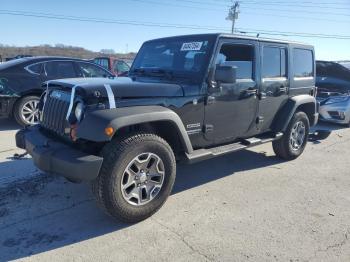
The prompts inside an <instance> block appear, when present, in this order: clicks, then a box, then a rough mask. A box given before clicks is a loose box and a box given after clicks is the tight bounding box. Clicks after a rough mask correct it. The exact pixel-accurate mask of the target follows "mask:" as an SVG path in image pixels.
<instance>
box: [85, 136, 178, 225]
mask: <svg viewBox="0 0 350 262" xmlns="http://www.w3.org/2000/svg"><path fill="white" fill-rule="evenodd" d="M102 155H103V157H104V161H103V165H102V168H101V171H100V174H99V176H98V177H97V179H96V180H95V181H93V182H92V191H93V193H94V195H95V197H96V199H97V202H98V204H99V205H100V206H101V207H102V209H104V211H105V212H107V213H108V214H109V215H111V216H112V217H114V218H116V219H118V220H121V221H123V222H127V223H134V222H138V221H141V220H144V219H146V218H148V217H150V216H151V215H153V214H154V213H155V212H156V211H157V210H158V209H160V208H161V206H162V205H163V204H164V203H165V201H166V199H167V198H168V196H169V195H170V193H171V190H172V188H173V185H174V181H175V176H176V162H175V156H174V153H173V151H172V149H171V147H170V146H169V144H168V143H167V142H166V141H165V140H164V139H162V138H161V137H159V136H157V135H154V134H146V133H139V134H135V135H131V136H129V137H126V138H125V139H121V140H118V139H114V140H112V142H110V143H109V144H107V145H106V146H105V147H104V149H103V150H102Z"/></svg>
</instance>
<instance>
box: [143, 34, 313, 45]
mask: <svg viewBox="0 0 350 262" xmlns="http://www.w3.org/2000/svg"><path fill="white" fill-rule="evenodd" d="M186 37H188V38H190V37H209V38H215V39H218V38H231V39H244V40H254V41H259V42H272V43H281V44H295V45H301V46H305V47H308V48H313V46H312V45H310V44H306V43H302V42H297V41H291V40H285V39H274V38H265V37H254V36H246V35H239V34H227V33H210V34H191V35H178V36H170V37H163V38H158V39H152V40H149V41H146V42H153V41H158V40H166V39H173V38H186Z"/></svg>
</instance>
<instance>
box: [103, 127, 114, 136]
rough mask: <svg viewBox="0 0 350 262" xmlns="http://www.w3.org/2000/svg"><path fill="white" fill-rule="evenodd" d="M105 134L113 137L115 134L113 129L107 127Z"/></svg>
mask: <svg viewBox="0 0 350 262" xmlns="http://www.w3.org/2000/svg"><path fill="white" fill-rule="evenodd" d="M105 134H106V135H107V136H112V135H113V134H114V128H113V127H110V126H109V127H106V128H105Z"/></svg>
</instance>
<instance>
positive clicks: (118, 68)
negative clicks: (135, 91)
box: [114, 61, 130, 74]
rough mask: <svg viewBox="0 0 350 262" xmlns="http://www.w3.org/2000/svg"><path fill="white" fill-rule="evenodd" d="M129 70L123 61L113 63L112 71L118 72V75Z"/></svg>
mask: <svg viewBox="0 0 350 262" xmlns="http://www.w3.org/2000/svg"><path fill="white" fill-rule="evenodd" d="M129 69H130V68H129V66H128V65H127V64H126V63H125V62H123V61H116V62H115V63H114V71H115V72H118V73H119V74H122V73H125V72H129Z"/></svg>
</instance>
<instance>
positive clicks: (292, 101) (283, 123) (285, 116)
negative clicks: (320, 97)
mask: <svg viewBox="0 0 350 262" xmlns="http://www.w3.org/2000/svg"><path fill="white" fill-rule="evenodd" d="M307 104H308V105H310V104H312V105H314V106H313V109H312V112H311V114H312V117H313V119H310V120H312V121H311V122H310V125H311V126H313V125H315V124H316V123H315V122H317V119H318V109H317V101H316V98H315V97H313V96H311V95H298V96H294V97H291V98H289V99H288V101H287V102H286V103H285V104H284V106H283V107H282V108H281V109H280V110H279V112H278V114H277V116H276V117H275V119H274V121H273V125H272V130H273V131H275V132H280V131H282V132H284V131H285V130H286V129H287V127H288V124H289V122H290V120H291V119H292V117H293V115H294V113H295V112H296V111H297V109H298V108H299V107H300V106H302V105H307Z"/></svg>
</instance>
